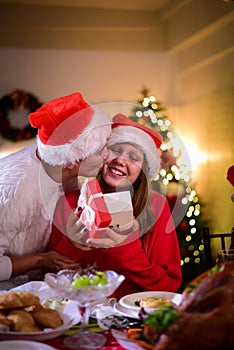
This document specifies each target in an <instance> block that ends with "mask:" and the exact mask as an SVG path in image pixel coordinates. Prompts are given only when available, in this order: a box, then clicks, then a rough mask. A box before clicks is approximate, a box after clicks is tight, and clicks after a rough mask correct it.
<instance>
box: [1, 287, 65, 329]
mask: <svg viewBox="0 0 234 350" xmlns="http://www.w3.org/2000/svg"><path fill="white" fill-rule="evenodd" d="M0 309H1V311H0V325H2V326H6V327H1V328H3V329H4V331H13V332H25V333H27V332H41V331H43V330H44V329H45V328H53V329H54V328H57V327H59V326H61V325H62V323H63V321H62V318H61V316H60V313H59V312H58V311H57V310H52V309H49V308H47V307H44V306H43V305H42V304H41V303H40V299H39V298H38V297H37V296H35V295H33V294H32V293H28V292H19V293H15V292H8V293H4V294H1V295H0Z"/></svg>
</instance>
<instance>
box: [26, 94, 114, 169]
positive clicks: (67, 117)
mask: <svg viewBox="0 0 234 350" xmlns="http://www.w3.org/2000/svg"><path fill="white" fill-rule="evenodd" d="M29 121H30V124H31V125H32V126H33V127H34V128H37V129H38V135H37V146H38V152H39V156H40V157H41V158H42V159H43V160H44V161H45V162H46V163H48V164H50V165H61V166H66V165H67V164H74V163H75V162H77V161H80V160H83V159H85V158H87V157H89V156H90V155H92V154H94V153H95V152H96V151H98V150H99V149H102V148H103V147H104V145H105V144H106V141H107V138H108V137H109V135H110V133H111V123H112V121H111V118H110V117H109V116H108V115H106V114H105V113H103V112H102V111H100V110H98V109H96V108H94V107H92V106H90V105H89V104H88V103H87V102H85V101H84V99H83V97H82V95H81V94H80V93H79V92H75V93H72V94H70V95H67V96H63V97H59V98H56V99H54V100H52V101H50V102H48V103H45V104H44V105H43V106H42V107H40V108H39V109H37V110H36V111H35V112H33V113H30V114H29Z"/></svg>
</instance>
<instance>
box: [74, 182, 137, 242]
mask: <svg viewBox="0 0 234 350" xmlns="http://www.w3.org/2000/svg"><path fill="white" fill-rule="evenodd" d="M78 207H80V208H82V212H81V215H80V220H81V222H82V223H83V225H84V226H85V227H86V228H87V229H88V230H89V237H90V238H93V237H94V236H95V238H100V237H102V236H103V235H104V234H105V229H107V228H111V229H113V230H115V231H116V232H118V233H120V234H128V233H129V232H130V231H131V229H132V225H133V208H132V200H131V195H130V192H129V191H123V192H114V193H105V194H103V193H102V191H101V188H100V186H99V183H98V181H97V180H86V181H85V182H84V184H83V186H82V188H81V194H80V197H79V200H78Z"/></svg>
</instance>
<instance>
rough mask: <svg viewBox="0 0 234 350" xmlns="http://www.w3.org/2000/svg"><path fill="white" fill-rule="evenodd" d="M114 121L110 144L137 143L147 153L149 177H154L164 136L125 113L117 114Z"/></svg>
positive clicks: (158, 164)
mask: <svg viewBox="0 0 234 350" xmlns="http://www.w3.org/2000/svg"><path fill="white" fill-rule="evenodd" d="M112 121H113V124H112V133H111V136H110V138H109V140H108V146H112V145H115V144H117V143H132V144H134V145H136V146H137V147H138V148H139V149H141V150H142V151H143V152H144V154H145V158H146V161H147V164H148V170H149V177H152V178H154V177H155V176H156V174H157V171H158V170H159V167H160V146H161V144H162V136H161V135H160V134H159V133H157V132H156V131H154V130H153V129H150V128H147V127H146V126H144V125H142V124H140V123H137V122H134V121H133V120H131V119H130V118H128V117H126V116H125V115H123V114H117V115H115V116H114V117H113V119H112Z"/></svg>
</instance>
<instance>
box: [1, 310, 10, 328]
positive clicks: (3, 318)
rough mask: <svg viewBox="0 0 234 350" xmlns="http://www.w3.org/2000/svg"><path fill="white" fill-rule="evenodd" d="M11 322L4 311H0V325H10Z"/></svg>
mask: <svg viewBox="0 0 234 350" xmlns="http://www.w3.org/2000/svg"><path fill="white" fill-rule="evenodd" d="M12 324H13V321H11V320H9V319H8V318H7V317H6V315H4V313H2V312H0V325H4V326H10V325H12Z"/></svg>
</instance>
